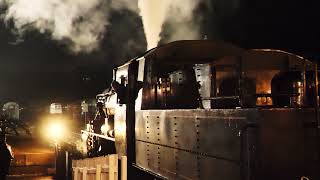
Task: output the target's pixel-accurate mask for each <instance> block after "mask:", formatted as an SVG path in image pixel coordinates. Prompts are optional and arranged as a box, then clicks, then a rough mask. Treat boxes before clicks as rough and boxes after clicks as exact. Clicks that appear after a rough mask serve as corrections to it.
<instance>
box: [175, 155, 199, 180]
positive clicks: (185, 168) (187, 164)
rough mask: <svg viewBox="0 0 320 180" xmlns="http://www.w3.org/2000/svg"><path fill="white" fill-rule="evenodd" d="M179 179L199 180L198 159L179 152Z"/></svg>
mask: <svg viewBox="0 0 320 180" xmlns="http://www.w3.org/2000/svg"><path fill="white" fill-rule="evenodd" d="M177 174H178V176H177V179H199V178H198V177H199V176H198V163H197V157H196V156H195V155H194V154H192V153H190V152H186V151H178V152H177Z"/></svg>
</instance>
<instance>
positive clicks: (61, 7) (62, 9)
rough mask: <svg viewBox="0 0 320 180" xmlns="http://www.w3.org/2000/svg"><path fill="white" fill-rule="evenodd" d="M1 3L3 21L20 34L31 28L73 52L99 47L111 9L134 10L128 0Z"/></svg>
mask: <svg viewBox="0 0 320 180" xmlns="http://www.w3.org/2000/svg"><path fill="white" fill-rule="evenodd" d="M0 5H2V6H3V5H5V6H6V7H7V10H6V12H5V15H4V20H5V22H7V23H8V22H12V23H13V25H14V28H15V31H16V32H17V33H18V34H19V35H23V33H25V32H26V31H28V30H29V29H30V28H34V29H37V30H39V31H40V32H41V33H49V34H51V36H52V38H53V39H54V40H58V41H63V42H65V43H66V44H67V45H68V46H69V47H70V49H71V50H72V51H73V52H75V53H78V52H91V51H93V50H96V49H97V48H98V47H99V43H100V42H101V40H102V39H103V38H104V34H105V32H106V26H107V25H108V13H109V11H110V9H111V8H112V9H117V10H121V9H123V8H126V9H130V10H137V5H134V3H133V2H132V1H130V0H117V1H112V2H111V3H110V1H106V0H0Z"/></svg>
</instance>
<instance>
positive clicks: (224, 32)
mask: <svg viewBox="0 0 320 180" xmlns="http://www.w3.org/2000/svg"><path fill="white" fill-rule="evenodd" d="M319 8H320V2H317V1H308V0H306V1H301V0H291V1H289V0H268V1H257V0H244V1H243V0H242V1H240V0H215V1H213V0H212V3H211V7H208V6H205V5H201V4H200V6H199V7H198V8H197V10H196V12H195V18H199V17H201V18H200V21H201V24H200V26H201V33H203V36H205V35H206V36H207V37H208V39H222V40H224V41H227V42H231V43H234V44H235V45H238V46H240V47H244V48H277V49H283V50H287V51H291V52H294V53H298V54H300V55H304V56H307V57H310V58H313V59H315V60H317V59H318V58H319V56H320V51H319V42H320V26H319V25H318V24H319V19H320V13H319ZM9 26H10V25H9ZM108 26H109V27H108V31H107V32H106V34H105V40H104V41H103V43H102V46H101V47H100V50H98V51H96V52H93V53H91V54H73V53H70V52H69V51H68V50H67V48H66V47H65V45H63V44H62V43H60V42H57V41H52V40H51V39H50V37H49V35H45V34H40V33H38V32H37V31H30V32H28V33H26V34H25V36H24V37H23V42H20V43H19V44H15V43H14V42H15V41H16V37H15V35H14V34H12V32H11V31H10V27H8V26H5V25H4V23H3V22H0V63H1V66H0V85H1V86H0V103H3V102H5V101H8V100H14V101H18V102H21V103H24V104H30V103H37V102H52V101H70V102H71V101H75V100H78V99H81V98H84V97H94V96H95V95H96V94H97V93H99V92H101V91H103V90H104V89H105V88H107V87H109V83H110V81H111V76H112V71H111V70H112V68H114V67H115V66H116V65H119V64H122V63H123V62H125V61H127V60H129V59H131V58H134V57H135V56H138V55H139V54H142V53H143V52H144V51H145V50H146V40H145V38H144V31H143V27H142V22H141V18H140V17H139V15H138V14H137V13H135V12H130V11H124V10H122V11H121V12H119V11H115V12H112V13H111V18H110V22H109V25H108ZM165 34H166V25H164V31H163V32H162V35H163V39H162V41H161V42H164V41H165V38H166V37H165Z"/></svg>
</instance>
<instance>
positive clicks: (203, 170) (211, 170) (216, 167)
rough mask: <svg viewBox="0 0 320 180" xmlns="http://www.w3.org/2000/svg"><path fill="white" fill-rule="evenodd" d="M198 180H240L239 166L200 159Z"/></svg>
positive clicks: (215, 160)
mask: <svg viewBox="0 0 320 180" xmlns="http://www.w3.org/2000/svg"><path fill="white" fill-rule="evenodd" d="M199 162H200V163H199V164H200V168H199V171H200V176H199V177H200V179H202V180H212V179H226V180H240V179H241V173H240V165H239V164H236V163H234V162H229V161H225V160H220V159H215V158H206V157H200V159H199Z"/></svg>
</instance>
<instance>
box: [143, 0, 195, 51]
mask: <svg viewBox="0 0 320 180" xmlns="http://www.w3.org/2000/svg"><path fill="white" fill-rule="evenodd" d="M198 4H199V0H161V1H158V0H157V1H156V0H139V3H138V5H139V9H140V15H141V17H142V21H143V25H144V30H145V34H146V39H147V42H148V49H151V48H153V47H156V46H157V44H158V42H159V41H160V39H161V37H160V33H161V32H162V27H163V25H164V23H167V24H168V25H169V27H170V29H169V32H168V37H167V38H166V39H167V41H169V42H170V41H174V40H185V39H199V28H198V25H197V23H196V22H195V21H194V19H193V12H194V10H195V8H196V7H197V5H198Z"/></svg>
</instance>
